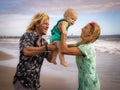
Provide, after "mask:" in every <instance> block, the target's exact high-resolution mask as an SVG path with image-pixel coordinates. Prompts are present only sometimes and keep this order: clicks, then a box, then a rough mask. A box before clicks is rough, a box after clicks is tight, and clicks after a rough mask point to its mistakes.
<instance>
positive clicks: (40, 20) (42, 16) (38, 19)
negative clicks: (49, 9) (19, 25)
mask: <svg viewBox="0 0 120 90" xmlns="http://www.w3.org/2000/svg"><path fill="white" fill-rule="evenodd" d="M46 19H49V16H48V15H47V14H45V13H37V14H36V15H34V17H33V19H32V21H31V23H30V24H29V26H28V27H27V29H26V31H34V30H35V24H36V23H39V24H42V23H43V21H44V20H46Z"/></svg>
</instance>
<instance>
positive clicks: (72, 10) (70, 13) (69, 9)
mask: <svg viewBox="0 0 120 90" xmlns="http://www.w3.org/2000/svg"><path fill="white" fill-rule="evenodd" d="M71 15H75V17H77V12H76V10H74V9H72V8H68V9H67V10H66V11H65V13H64V18H66V17H67V16H71Z"/></svg>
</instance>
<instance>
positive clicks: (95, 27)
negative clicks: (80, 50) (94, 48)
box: [76, 22, 101, 46]
mask: <svg viewBox="0 0 120 90" xmlns="http://www.w3.org/2000/svg"><path fill="white" fill-rule="evenodd" d="M88 24H89V25H91V33H92V34H91V35H90V36H87V37H84V38H82V40H81V41H79V42H78V43H76V46H79V45H80V44H88V43H93V42H95V41H96V40H97V39H98V38H99V36H100V31H101V30H100V26H99V25H98V24H97V23H96V22H90V23H88Z"/></svg>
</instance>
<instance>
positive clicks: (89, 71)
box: [76, 43, 100, 90]
mask: <svg viewBox="0 0 120 90" xmlns="http://www.w3.org/2000/svg"><path fill="white" fill-rule="evenodd" d="M78 48H79V49H80V50H81V51H82V53H83V54H84V55H85V56H76V64H77V67H78V72H79V73H78V82H79V85H78V86H79V87H78V90H100V83H99V78H98V75H97V73H96V53H95V49H94V45H93V44H92V43H90V44H84V45H79V46H78Z"/></svg>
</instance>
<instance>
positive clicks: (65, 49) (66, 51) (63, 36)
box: [61, 32, 82, 55]
mask: <svg viewBox="0 0 120 90" xmlns="http://www.w3.org/2000/svg"><path fill="white" fill-rule="evenodd" d="M61 52H62V53H63V54H67V55H82V52H81V51H80V49H79V48H77V47H68V46H67V44H66V34H64V33H62V32H61Z"/></svg>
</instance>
